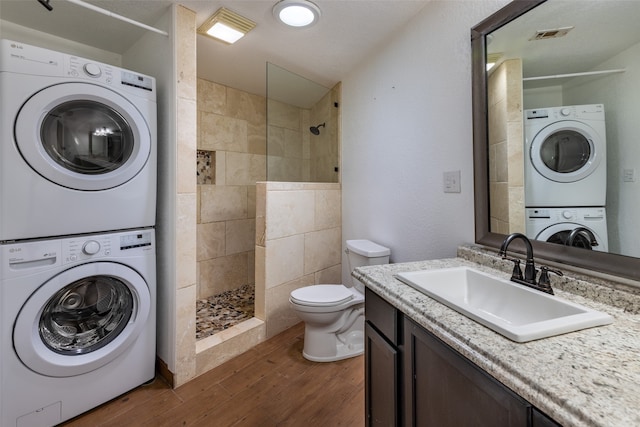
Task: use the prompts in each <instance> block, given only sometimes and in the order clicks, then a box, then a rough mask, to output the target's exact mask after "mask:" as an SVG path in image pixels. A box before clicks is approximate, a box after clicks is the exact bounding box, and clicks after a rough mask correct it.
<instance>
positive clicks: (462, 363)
mask: <svg viewBox="0 0 640 427" xmlns="http://www.w3.org/2000/svg"><path fill="white" fill-rule="evenodd" d="M404 334H405V338H404V346H405V348H404V372H405V377H404V384H405V417H406V418H405V424H406V425H409V426H434V427H460V426H477V427H482V426H486V427H501V426H518V427H524V426H527V425H528V418H529V417H528V414H529V408H530V406H531V405H530V404H528V403H527V402H526V401H525V400H523V399H522V398H520V397H519V396H518V395H516V394H515V393H513V392H512V391H511V390H509V389H508V388H507V387H505V386H504V385H502V384H501V383H500V382H498V381H496V380H495V379H494V378H493V377H491V376H489V375H488V374H487V373H486V372H484V371H482V370H481V369H479V368H478V367H477V366H475V365H474V364H472V363H471V362H469V361H468V360H467V359H465V358H464V357H462V356H461V355H460V354H459V353H457V352H456V351H455V350H453V349H452V348H451V347H449V346H448V345H446V344H445V343H443V342H442V341H440V340H439V339H438V338H436V337H435V336H434V335H432V334H431V333H429V332H427V331H426V330H425V329H423V328H422V327H421V326H419V325H417V324H415V323H414V322H413V321H411V320H409V319H406V318H405V325H404Z"/></svg>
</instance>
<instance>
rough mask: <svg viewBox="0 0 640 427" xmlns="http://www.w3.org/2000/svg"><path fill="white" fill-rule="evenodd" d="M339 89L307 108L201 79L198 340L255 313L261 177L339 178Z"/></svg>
mask: <svg viewBox="0 0 640 427" xmlns="http://www.w3.org/2000/svg"><path fill="white" fill-rule="evenodd" d="M339 90H340V88H339V85H338V86H337V87H336V88H334V89H333V90H331V91H329V92H328V93H327V94H326V95H325V96H324V97H323V98H322V99H321V100H320V101H319V102H317V104H316V105H314V106H313V107H312V108H311V109H302V108H298V107H294V106H291V105H287V104H284V103H282V102H275V101H271V100H270V101H267V99H266V98H264V97H262V96H259V95H253V94H249V93H247V92H244V91H240V90H237V89H233V88H230V87H226V86H224V85H220V84H217V83H213V82H209V81H206V80H203V79H198V84H197V116H198V131H197V139H198V145H197V148H198V150H197V184H198V185H197V195H198V209H197V238H196V240H197V302H196V305H197V307H196V339H197V340H200V339H203V338H206V337H208V336H210V335H212V334H215V333H217V332H220V331H222V330H225V329H227V328H229V327H231V326H233V325H235V324H237V323H238V322H242V321H244V320H247V319H250V318H252V317H253V316H254V314H255V312H254V299H255V284H256V280H255V276H256V272H255V268H254V266H255V248H256V183H257V182H260V181H266V180H267V179H269V180H275V181H287V180H290V181H307V182H309V181H313V180H317V181H328V180H332V181H333V182H337V181H338V176H339V173H338V170H339V168H338V160H339V159H338V152H339V148H338V144H337V141H338V126H337V123H338V112H337V108H338V105H339V104H338V97H339ZM267 102H269V105H268V108H267ZM267 110H268V111H269V113H268V114H269V126H267ZM312 118H313V119H314V120H312ZM317 120H323V121H326V122H328V124H330V123H331V122H332V123H334V126H331V127H329V126H328V129H326V132H324V135H322V136H321V137H318V136H311V137H310V132H309V131H308V129H309V126H310V123H311V122H312V121H313V122H314V123H315V121H317ZM267 138H269V140H270V142H269V147H270V148H269V149H267ZM314 138H315V139H314ZM268 158H269V159H270V161H269V169H270V170H269V177H267V169H268V167H267V159H268ZM309 215H310V216H313V212H310V213H309ZM339 244H340V243H339V239H338V246H339ZM259 314H260V313H258V315H259ZM263 317H264V315H263Z"/></svg>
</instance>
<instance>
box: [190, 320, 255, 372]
mask: <svg viewBox="0 0 640 427" xmlns="http://www.w3.org/2000/svg"><path fill="white" fill-rule="evenodd" d="M220 335H221V336H220ZM265 339H266V324H265V323H264V322H263V321H261V320H259V319H255V318H253V319H249V320H246V321H244V322H242V323H239V324H238V325H236V326H233V327H231V328H229V329H228V330H226V331H223V332H221V333H219V334H215V335H212V336H210V337H208V338H205V339H204V340H200V341H198V342H197V356H196V373H197V374H198V375H200V374H203V373H205V372H207V371H209V370H211V369H213V368H215V367H216V366H219V365H221V364H223V363H224V362H226V361H227V360H230V359H232V358H234V357H236V356H238V355H240V354H242V353H244V352H245V351H247V350H249V349H251V348H252V347H254V346H255V345H257V344H259V343H261V342H262V341H264V340H265Z"/></svg>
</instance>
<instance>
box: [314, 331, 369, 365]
mask: <svg viewBox="0 0 640 427" xmlns="http://www.w3.org/2000/svg"><path fill="white" fill-rule="evenodd" d="M332 338H333V341H334V344H333V346H332V347H333V348H332V349H333V350H334V351H331V352H330V353H331V354H327V353H328V352H327V347H323V348H322V350H320V351H318V350H319V349H318V347H317V346H316V345H314V344H317V341H313V340H312V339H311V338H310V337H309V334H308V333H307V332H306V331H305V341H304V342H305V345H304V348H303V349H302V356H303V357H304V358H305V359H307V360H310V361H312V362H335V361H337V360H342V359H348V358H350V357H356V356H359V355H361V354H363V353H364V333H363V331H362V330H355V331H351V332H348V333H346V334H340V336H339V337H336V335H333V337H332ZM325 339H326V338H325ZM307 343H309V344H310V345H307Z"/></svg>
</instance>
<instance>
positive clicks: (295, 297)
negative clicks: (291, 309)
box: [290, 285, 354, 307]
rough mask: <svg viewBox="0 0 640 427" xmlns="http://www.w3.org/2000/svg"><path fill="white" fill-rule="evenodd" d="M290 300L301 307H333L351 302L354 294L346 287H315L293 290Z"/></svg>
mask: <svg viewBox="0 0 640 427" xmlns="http://www.w3.org/2000/svg"><path fill="white" fill-rule="evenodd" d="M290 298H291V302H293V303H295V304H299V305H305V306H309V307H331V306H335V305H340V304H343V303H345V302H348V301H351V300H352V299H353V298H354V294H353V292H351V291H350V290H349V289H348V288H347V287H346V286H344V285H313V286H305V287H302V288H298V289H295V290H293V291H292V292H291V295H290Z"/></svg>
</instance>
